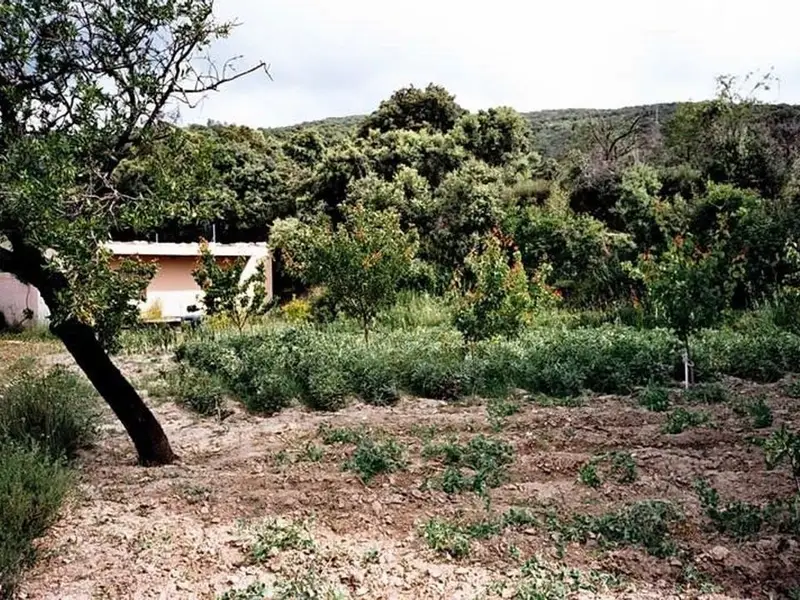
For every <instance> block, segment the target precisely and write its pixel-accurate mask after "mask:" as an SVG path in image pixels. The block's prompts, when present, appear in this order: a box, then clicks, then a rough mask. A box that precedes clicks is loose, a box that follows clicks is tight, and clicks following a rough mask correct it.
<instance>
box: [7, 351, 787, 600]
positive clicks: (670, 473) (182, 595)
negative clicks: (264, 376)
mask: <svg viewBox="0 0 800 600" xmlns="http://www.w3.org/2000/svg"><path fill="white" fill-rule="evenodd" d="M59 360H61V357H59V356H55V357H49V359H48V361H59ZM160 362H163V359H152V358H151V359H141V360H137V359H125V360H123V361H122V364H121V366H122V368H123V369H124V370H125V371H126V372H127V373H128V374H129V375H130V376H131V377H132V378H133V379H134V380H137V379H138V380H139V381H142V375H143V374H147V373H150V377H151V378H152V372H153V369H154V367H155V366H158V364H159V363H160ZM727 383H728V385H729V386H730V387H731V388H732V390H733V391H734V394H735V395H737V396H752V395H754V394H765V398H766V401H767V404H768V405H769V406H770V407H771V409H772V412H773V415H774V425H773V427H772V428H771V429H774V428H776V427H779V426H780V425H781V424H782V423H787V424H789V425H790V426H793V427H794V428H797V427H798V426H799V425H800V423H798V406H797V401H794V400H792V399H790V398H787V397H785V396H782V395H781V389H782V387H781V384H775V385H771V386H759V387H757V386H753V385H751V384H745V383H742V382H736V381H731V382H727ZM150 403H151V404H152V405H153V409H154V411H155V412H156V413H157V415H158V417H159V419H160V420H161V423H162V424H163V425H164V428H165V430H166V431H167V433H168V435H169V437H170V439H171V441H172V443H173V447H174V448H175V450H176V451H177V452H178V454H179V455H180V457H181V459H180V462H178V463H177V464H175V465H171V466H168V467H163V468H152V469H145V468H141V467H138V466H136V465H135V464H134V454H133V451H132V447H131V445H130V444H129V442H128V440H127V438H126V436H125V433H124V431H123V430H122V428H121V426H119V425H118V424H117V423H116V422H115V421H113V419H111V418H110V416H109V417H107V420H106V424H105V426H104V429H103V432H102V435H101V437H100V440H99V442H98V443H97V445H96V447H94V448H91V449H89V450H86V451H85V452H84V453H83V455H82V456H81V459H80V461H79V467H78V485H77V490H76V493H75V494H74V496H73V498H71V500H70V501H69V502H68V504H67V506H66V507H65V509H64V511H63V516H62V518H61V519H60V520H59V522H58V523H57V524H56V526H55V527H54V528H53V529H52V530H51V531H50V533H49V534H48V535H47V536H46V538H45V539H43V540H42V541H41V543H40V547H41V548H40V549H41V552H40V559H39V561H38V562H37V564H36V566H35V567H34V568H33V569H32V570H31V571H30V572H29V573H28V574H27V576H26V578H25V583H24V585H23V586H22V589H21V597H23V598H36V599H43V600H44V599H75V600H77V599H84V598H86V599H90V598H134V599H138V598H141V599H145V598H147V599H150V598H169V599H173V598H174V599H190V598H200V599H206V598H207V599H213V598H215V597H216V596H217V595H219V594H222V593H223V592H225V591H226V590H229V589H231V588H244V587H246V586H247V585H249V584H251V583H252V582H256V581H262V582H265V583H267V584H271V583H273V582H275V581H291V580H298V578H300V579H302V578H303V577H304V576H306V575H307V574H308V573H313V574H315V575H316V576H317V577H318V578H319V579H320V580H324V581H326V582H327V583H328V584H330V585H331V586H332V587H335V588H337V589H339V590H341V592H342V593H343V594H345V595H344V596H343V597H350V598H367V599H375V600H379V599H390V598H398V599H400V598H414V599H417V600H421V599H427V598H430V599H472V598H476V599H477V598H515V597H516V598H521V599H523V600H524V599H525V598H544V599H549V598H565V597H581V598H594V597H597V598H653V599H655V598H672V597H675V598H677V597H682V598H687V597H699V596H702V597H706V598H770V597H772V598H778V597H789V594H791V593H792V590H793V589H800V547H799V545H798V539H797V538H796V537H794V538H793V537H791V536H782V535H777V534H775V535H772V534H762V535H761V536H760V537H755V538H751V539H748V540H746V541H741V542H737V541H736V540H734V539H731V538H730V537H727V536H723V535H721V534H719V533H716V532H715V531H714V530H713V528H712V527H711V524H710V522H709V521H708V519H707V518H706V517H705V516H704V515H703V513H702V510H701V507H700V504H699V501H698V498H697V495H696V493H695V491H694V483H695V481H696V479H697V478H699V477H703V478H706V479H707V480H708V481H709V482H710V484H711V485H712V486H714V487H715V488H717V489H718V491H719V494H720V497H721V498H722V499H723V500H724V501H728V500H734V499H736V500H742V501H750V502H758V503H764V502H766V501H768V500H772V499H778V498H787V497H790V496H791V495H792V494H793V493H794V492H795V484H794V482H793V480H792V477H791V474H790V473H789V471H788V470H786V469H785V468H781V469H776V470H774V471H768V470H766V468H765V465H764V458H763V451H762V450H761V449H760V448H759V447H758V446H757V445H755V444H753V443H752V442H751V441H750V440H749V438H750V437H751V436H754V435H756V436H760V437H763V436H765V435H767V434H768V433H769V432H770V430H771V429H765V430H757V431H756V430H754V429H752V427H751V426H750V424H749V422H748V419H747V418H743V417H740V416H737V415H736V414H735V413H734V411H733V410H732V408H731V406H728V405H713V406H701V407H692V408H693V409H701V410H703V411H705V412H707V413H708V414H709V415H710V416H711V423H710V424H709V425H707V426H702V427H695V428H691V429H689V430H687V431H685V432H683V433H680V434H676V435H668V434H664V433H662V432H661V426H662V424H663V423H664V421H665V419H666V415H665V414H664V413H654V412H649V411H647V410H645V409H643V408H641V407H640V406H638V404H637V403H636V401H635V400H633V399H631V398H617V397H592V398H587V399H586V401H585V403H584V404H583V405H582V406H577V407H542V406H540V405H537V404H535V403H530V402H522V406H521V410H520V411H519V412H518V413H516V414H513V415H511V416H509V417H507V418H506V419H505V422H504V425H503V426H502V427H499V428H496V427H495V428H493V427H492V426H491V425H490V423H489V421H488V419H487V410H486V406H485V404H482V403H479V402H475V403H464V404H458V405H453V404H446V403H443V402H438V401H431V400H424V399H413V398H407V399H403V400H402V401H401V402H400V403H399V404H398V405H396V406H394V407H388V408H378V407H370V406H364V405H361V404H354V405H352V406H350V407H349V408H347V409H345V410H342V411H340V412H338V413H335V414H320V413H308V412H305V411H302V410H299V409H292V410H287V411H285V412H283V413H282V414H280V415H278V416H275V417H271V418H262V417H256V416H252V415H247V414H245V413H243V412H241V411H240V410H238V409H236V407H233V408H234V410H233V414H232V415H230V416H229V417H227V418H226V419H224V420H223V421H222V422H220V421H218V420H216V419H213V418H199V417H197V416H195V415H193V414H192V413H190V412H188V411H186V410H185V409H183V408H182V407H180V406H177V405H176V404H174V403H173V402H170V401H157V400H151V401H150ZM320 426H328V427H361V426H365V427H366V428H367V429H368V430H369V431H372V432H373V435H375V436H378V437H380V436H384V437H385V436H393V437H394V438H395V439H397V440H398V442H399V443H400V444H401V445H402V446H403V448H404V451H405V456H406V458H407V460H408V464H407V467H406V468H405V469H404V470H401V471H398V472H395V473H392V474H389V475H386V474H381V475H378V476H377V477H375V478H374V479H373V480H372V481H370V482H369V484H365V483H362V481H361V480H360V479H359V478H358V477H356V475H355V474H353V473H352V472H349V471H345V470H343V469H342V465H343V463H344V462H345V461H346V460H347V458H348V457H349V456H350V455H351V454H352V452H353V445H348V444H343V445H325V444H324V443H323V441H322V439H321V435H320ZM479 434H483V435H486V436H489V437H497V438H502V439H504V440H506V441H507V442H509V443H510V444H511V445H512V446H513V449H514V461H513V463H512V464H511V465H510V467H509V469H508V473H507V477H506V479H505V480H504V483H502V484H501V485H500V486H499V487H497V488H495V489H491V490H490V491H489V493H488V498H487V497H481V496H479V495H477V494H475V493H472V492H467V493H461V494H453V495H447V494H445V493H444V492H442V491H438V490H435V489H429V488H430V486H426V485H425V483H426V481H428V480H429V478H430V477H435V476H436V475H437V474H440V473H441V472H442V469H443V467H442V465H441V463H440V462H439V461H436V460H432V459H430V458H425V457H424V456H423V452H422V449H423V446H424V445H425V443H437V442H442V441H445V440H446V439H449V437H452V436H455V437H456V438H458V439H459V440H461V441H466V440H468V439H470V438H471V437H473V436H476V435H479ZM309 444H311V445H312V446H311V448H312V449H316V450H319V449H322V450H324V455H323V456H321V457H319V456H312V454H313V453H312V452H311V451H309ZM609 451H627V452H629V453H630V454H631V455H632V457H633V459H634V461H635V463H636V472H637V474H638V477H637V478H636V480H635V481H633V482H632V483H624V484H623V483H616V482H615V481H613V480H612V479H607V480H605V481H603V482H602V484H601V485H600V486H599V487H598V488H592V487H589V486H587V485H584V484H582V483H581V482H580V481H579V469H580V468H581V466H582V465H584V464H585V463H586V462H587V461H589V460H590V459H591V458H592V456H594V455H597V454H599V453H603V452H609ZM316 458H319V460H313V459H316ZM652 499H659V500H668V501H670V502H672V503H674V504H675V505H676V506H679V507H680V509H681V512H682V515H683V516H682V518H681V520H680V521H679V522H678V523H676V524H675V525H674V526H673V531H672V534H673V537H674V540H675V542H676V544H677V546H678V548H679V552H677V553H675V554H673V555H671V556H668V557H666V558H656V557H653V556H650V555H649V554H648V553H647V552H645V550H644V549H642V548H638V547H635V546H620V547H616V548H607V547H605V546H603V545H602V544H600V543H599V542H598V540H592V539H589V540H588V542H587V543H584V544H579V543H575V542H564V541H562V540H560V539H559V535H558V534H557V533H554V532H553V531H552V529H548V528H547V527H544V526H539V525H536V524H532V525H530V526H527V527H511V528H507V529H504V530H503V531H502V532H501V533H499V534H496V535H492V536H489V537H488V538H486V539H478V540H473V541H472V543H471V547H470V551H469V553H468V555H467V556H465V557H463V558H460V559H457V560H456V559H452V558H449V557H447V556H445V555H442V554H439V553H436V552H434V551H433V550H431V549H430V548H429V547H428V546H427V544H426V543H425V541H424V539H423V536H422V534H421V527H422V525H423V524H424V523H425V522H426V521H428V520H429V519H431V518H441V519H446V520H450V521H459V522H469V521H477V520H480V519H488V518H491V517H492V516H497V515H500V514H502V513H503V512H504V511H506V510H507V509H509V508H512V507H517V508H528V509H530V510H532V511H534V512H537V511H540V512H541V511H542V510H544V507H548V508H549V509H550V510H551V511H553V510H554V514H556V515H559V516H563V517H564V518H567V517H569V516H570V515H574V514H591V515H599V514H603V513H606V512H609V511H612V510H615V509H618V508H620V507H622V506H624V505H626V504H628V503H632V502H636V501H639V500H652ZM542 514H543V513H542ZM270 518H280V519H283V520H286V521H287V522H295V523H299V522H301V521H302V522H304V523H306V524H307V525H306V526H307V528H308V531H309V535H310V536H311V538H313V547H307V548H303V549H299V550H286V551H282V552H275V553H273V555H271V556H269V557H267V558H266V559H265V560H262V561H261V562H255V561H253V560H252V559H251V557H250V552H249V550H250V543H251V539H252V538H251V533H249V531H250V529H249V528H250V527H253V526H256V525H257V524H258V523H259V522H262V521H264V520H265V519H270ZM534 556H535V557H537V558H538V560H539V563H538V564H539V565H547V566H545V567H543V568H542V569H539V570H538V571H535V572H534V574H533V575H531V573H530V572H529V573H528V574H527V577H528V580H531V577H533V579H534V580H535V581H534V583H535V584H536V585H535V586H534V587H529V588H528V589H529V590H530V589H536V590H537V591H538V593H539V594H540V595H527V596H526V595H523V594H522V593H521V592H520V593H518V594H517V595H515V593H516V592H515V590H517V586H518V585H519V582H520V581H524V579H521V578H522V575H521V567H522V565H523V564H524V562H525V561H526V559H529V558H531V557H534ZM564 568H575V569H579V570H581V571H582V572H583V573H584V574H592V573H593V574H594V576H593V577H590V579H591V581H592V582H593V583H592V584H591V585H586V586H584V589H582V590H581V589H578V587H577V586H570V585H567V583H565V581H566V580H568V579H569V577H566V578H561V576H560V575H558V574H559V573H562V572H563V570H564ZM537 578H538V579H537ZM546 594H550V595H546ZM295 597H296V598H316V597H317V596H310V595H309V596H300V595H298V596H291V598H295ZM320 597H322V596H320Z"/></svg>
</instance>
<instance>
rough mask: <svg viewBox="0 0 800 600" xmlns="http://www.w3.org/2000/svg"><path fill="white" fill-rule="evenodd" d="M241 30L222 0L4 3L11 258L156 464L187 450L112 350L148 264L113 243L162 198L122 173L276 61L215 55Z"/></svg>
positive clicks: (0, 240) (0, 255) (0, 58)
mask: <svg viewBox="0 0 800 600" xmlns="http://www.w3.org/2000/svg"><path fill="white" fill-rule="evenodd" d="M230 31H231V24H230V23H221V22H219V21H217V20H216V19H215V17H214V14H213V0H133V1H125V2H123V1H121V0H17V1H15V2H0V269H2V270H4V271H7V272H10V273H13V274H14V275H15V276H16V277H17V278H19V279H20V280H22V281H25V282H28V283H30V284H33V285H34V286H36V287H37V288H38V289H39V291H40V292H41V294H42V297H43V298H44V300H45V302H46V303H47V305H48V307H49V308H50V311H51V329H52V331H53V333H54V334H55V335H57V336H58V337H59V338H60V339H61V340H62V341H63V342H64V345H65V346H66V348H67V349H68V350H69V352H70V353H71V354H72V355H73V357H74V358H75V360H76V362H77V364H78V365H79V366H80V367H81V368H82V369H83V371H84V372H85V373H86V375H87V377H88V378H89V380H90V381H91V382H92V383H93V384H94V386H95V387H96V388H97V390H98V392H99V393H100V394H101V396H102V397H103V398H104V399H105V400H106V401H107V402H108V404H109V405H110V407H111V408H112V410H113V411H114V413H115V414H116V415H117V417H118V418H119V419H120V421H121V422H122V424H123V425H124V426H125V429H126V430H127V432H128V434H129V435H130V437H131V439H132V441H133V443H134V445H135V447H136V450H137V452H138V456H139V460H140V462H141V463H144V464H164V463H169V462H171V461H172V460H174V458H175V454H174V453H173V451H172V449H171V447H170V444H169V442H168V440H167V437H166V436H165V434H164V432H163V430H162V428H161V426H160V425H159V423H158V421H157V420H156V419H155V417H154V416H153V414H152V413H151V412H150V410H149V409H148V408H147V406H146V405H145V404H144V403H143V402H142V400H141V398H140V397H139V395H138V394H137V392H136V391H135V389H134V388H133V386H132V385H131V384H130V383H129V382H128V381H127V379H126V378H125V377H124V376H123V375H122V374H121V373H120V371H119V370H118V369H117V367H116V366H115V365H114V363H113V362H112V361H111V359H110V358H109V356H108V353H107V348H108V347H109V346H110V345H112V343H113V339H114V334H115V332H116V330H117V329H118V327H119V326H120V325H122V324H123V322H124V320H125V318H127V317H128V316H129V315H130V314H131V311H133V310H135V307H134V306H132V304H133V303H131V302H130V301H131V300H133V299H135V296H134V295H133V294H135V293H139V292H140V291H141V289H142V286H143V283H142V282H143V279H142V277H141V275H143V274H144V273H142V272H141V271H142V270H143V269H134V268H126V269H116V270H115V269H112V268H111V266H110V261H109V258H110V257H109V253H108V252H106V251H104V250H103V245H102V244H103V241H104V240H107V239H108V237H109V232H110V231H111V230H112V229H114V228H118V227H124V226H126V225H128V226H131V227H134V228H135V227H136V224H137V221H139V220H148V219H150V220H152V219H153V217H154V215H158V214H159V213H160V209H161V208H162V207H161V206H159V200H158V199H156V198H155V197H154V196H153V195H152V194H149V193H148V194H145V193H141V194H138V195H128V194H123V193H121V192H120V191H119V190H118V189H117V187H116V186H115V184H114V182H115V173H116V172H117V170H118V169H119V168H120V165H121V164H122V163H123V162H124V161H125V160H126V159H128V158H129V157H131V155H132V152H133V151H134V148H146V147H147V146H148V145H150V144H153V143H154V141H155V140H156V139H157V138H158V137H160V136H165V135H169V131H170V130H171V128H170V127H164V126H162V124H163V123H164V122H166V121H168V120H169V117H170V115H171V114H174V113H175V111H176V109H177V108H178V107H179V106H181V105H182V104H183V105H186V104H192V103H193V101H194V100H193V99H197V98H199V95H201V94H203V93H205V92H209V91H212V90H216V89H218V87H219V86H220V85H221V84H223V83H225V82H226V81H230V80H231V79H234V78H237V77H240V76H242V75H244V74H247V73H249V72H252V71H254V70H256V69H264V65H263V64H259V65H256V66H255V67H251V68H249V69H244V70H236V71H235V72H234V71H233V70H232V69H231V67H232V65H231V64H230V63H225V65H222V66H220V65H216V66H215V65H214V64H213V61H211V60H210V59H209V51H210V47H211V45H212V44H213V42H214V41H215V40H217V39H219V38H222V37H225V36H226V35H228V33H229V32H230ZM209 65H210V67H209ZM158 179H159V177H158V176H156V177H155V180H156V181H157V180H158ZM101 333H102V335H101Z"/></svg>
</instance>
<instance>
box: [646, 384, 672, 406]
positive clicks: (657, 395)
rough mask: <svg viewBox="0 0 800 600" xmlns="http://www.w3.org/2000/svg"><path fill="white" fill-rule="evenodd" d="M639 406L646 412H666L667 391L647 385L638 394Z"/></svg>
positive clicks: (660, 387) (668, 404) (668, 402)
mask: <svg viewBox="0 0 800 600" xmlns="http://www.w3.org/2000/svg"><path fill="white" fill-rule="evenodd" d="M639 404H641V405H642V406H644V407H645V408H646V409H647V410H652V411H654V412H666V411H668V410H669V406H670V401H669V390H668V389H667V388H665V387H662V386H656V385H648V386H647V387H646V388H644V389H643V390H642V391H641V392H640V393H639Z"/></svg>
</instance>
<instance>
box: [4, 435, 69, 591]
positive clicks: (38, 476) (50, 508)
mask: <svg viewBox="0 0 800 600" xmlns="http://www.w3.org/2000/svg"><path fill="white" fill-rule="evenodd" d="M69 479H70V477H69V472H68V471H67V470H66V469H65V468H64V467H63V465H62V463H61V462H60V461H58V460H56V459H53V458H51V457H50V456H48V455H47V454H44V453H42V452H41V451H39V450H38V449H36V448H34V447H21V446H18V445H16V444H8V443H4V444H3V445H0V598H6V597H9V598H10V597H11V593H12V592H13V588H14V586H15V584H16V583H17V579H18V576H19V573H20V571H21V570H22V569H24V568H25V567H26V566H28V565H29V564H30V563H31V562H32V560H33V557H34V547H33V541H34V540H35V539H36V538H38V537H40V536H42V535H43V534H44V533H45V531H46V530H47V528H48V527H49V526H50V524H51V523H52V522H53V521H54V520H55V518H56V514H57V513H58V510H59V507H60V506H61V501H62V499H63V498H64V495H65V494H66V492H67V488H68V485H69Z"/></svg>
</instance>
